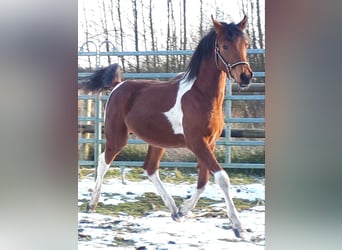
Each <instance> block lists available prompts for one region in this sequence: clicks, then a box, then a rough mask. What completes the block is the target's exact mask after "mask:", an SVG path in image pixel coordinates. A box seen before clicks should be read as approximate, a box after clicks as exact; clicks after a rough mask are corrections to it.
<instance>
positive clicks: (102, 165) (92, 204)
mask: <svg viewBox="0 0 342 250" xmlns="http://www.w3.org/2000/svg"><path fill="white" fill-rule="evenodd" d="M109 167H110V163H109V164H107V163H106V161H105V152H103V153H102V154H101V155H100V156H99V159H98V166H97V170H96V182H95V187H94V190H93V192H92V195H91V199H90V201H89V203H88V205H87V212H96V210H95V209H96V206H97V203H98V201H99V199H100V196H101V186H102V182H103V178H104V176H105V174H106V173H107V171H108V169H109Z"/></svg>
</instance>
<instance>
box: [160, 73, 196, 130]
mask: <svg viewBox="0 0 342 250" xmlns="http://www.w3.org/2000/svg"><path fill="white" fill-rule="evenodd" d="M195 81H196V78H194V79H192V80H191V81H187V80H186V76H185V77H184V78H183V79H182V80H180V82H179V88H178V91H177V97H176V102H175V104H174V105H173V107H172V108H171V109H170V110H169V111H167V112H164V114H165V116H166V118H167V119H168V120H169V122H170V123H171V126H172V129H173V132H174V133H175V134H183V135H184V129H183V111H182V104H181V101H182V97H183V95H184V94H185V93H186V92H188V91H189V90H190V89H191V87H192V85H193V84H194V82H195Z"/></svg>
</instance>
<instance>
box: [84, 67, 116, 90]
mask: <svg viewBox="0 0 342 250" xmlns="http://www.w3.org/2000/svg"><path fill="white" fill-rule="evenodd" d="M121 81H122V70H121V67H120V66H119V64H117V63H114V64H111V65H109V66H107V67H105V68H103V69H99V70H97V71H95V72H94V73H93V74H92V75H91V76H90V77H89V79H88V80H87V81H85V82H83V83H81V86H80V87H81V88H82V89H83V90H84V91H85V92H89V91H95V92H99V91H102V90H104V89H109V88H112V87H114V86H115V85H116V84H117V83H119V82H121Z"/></svg>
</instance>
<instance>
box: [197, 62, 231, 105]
mask: <svg viewBox="0 0 342 250" xmlns="http://www.w3.org/2000/svg"><path fill="white" fill-rule="evenodd" d="M226 81H227V75H226V73H225V72H223V71H221V70H219V69H218V68H217V66H216V63H215V59H214V56H212V57H211V58H209V59H207V60H203V61H202V63H201V66H200V71H199V74H198V76H197V81H196V85H197V88H198V89H199V90H200V91H201V92H202V93H205V95H206V96H208V97H209V98H212V99H214V101H215V102H218V104H219V105H222V104H223V101H224V96H225V90H226Z"/></svg>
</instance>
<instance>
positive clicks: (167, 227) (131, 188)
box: [78, 178, 265, 250]
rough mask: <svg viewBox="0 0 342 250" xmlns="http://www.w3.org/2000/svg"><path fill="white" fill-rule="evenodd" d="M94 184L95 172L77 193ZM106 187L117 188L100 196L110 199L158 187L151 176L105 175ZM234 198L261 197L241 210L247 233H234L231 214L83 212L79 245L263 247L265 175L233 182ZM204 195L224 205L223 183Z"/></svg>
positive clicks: (175, 189) (184, 191) (175, 188)
mask: <svg viewBox="0 0 342 250" xmlns="http://www.w3.org/2000/svg"><path fill="white" fill-rule="evenodd" d="M93 187H94V179H93V178H85V179H82V180H80V181H79V190H78V199H79V200H82V199H86V200H89V199H90V192H89V189H90V188H93ZM165 188H166V189H167V190H168V191H169V193H170V194H171V195H173V196H181V197H184V198H185V197H187V196H189V195H190V194H191V193H192V191H193V189H194V188H195V185H194V184H170V183H165ZM102 192H103V193H116V194H118V193H119V194H121V195H114V196H113V198H108V197H105V198H103V197H102V198H101V199H100V201H101V202H104V203H105V204H118V203H120V202H124V201H123V199H122V198H123V197H125V199H126V201H127V198H129V199H130V200H132V201H133V200H135V198H136V197H138V196H141V195H142V194H143V193H145V192H154V193H156V192H155V188H154V186H153V185H152V183H151V182H149V181H148V180H144V181H141V182H129V183H128V184H127V185H123V184H122V183H121V181H120V180H118V179H109V180H106V181H105V182H104V184H103V186H102ZM231 195H232V197H233V198H242V199H248V200H252V201H254V200H258V201H260V202H259V203H260V204H261V206H256V207H253V208H251V209H248V210H243V211H241V212H240V213H239V216H240V219H241V222H242V223H243V225H244V228H246V229H248V232H246V233H245V234H244V238H242V239H238V238H236V237H235V235H234V233H233V231H232V230H231V228H230V222H229V220H228V218H206V217H205V216H203V215H204V214H196V213H195V212H194V213H191V214H190V215H189V216H188V218H187V219H186V220H185V221H184V222H181V223H178V222H174V221H173V220H172V219H171V216H170V213H168V212H164V211H158V212H151V213H148V215H146V216H142V217H133V216H129V215H126V214H125V213H122V215H118V216H108V215H102V214H99V213H82V212H80V213H79V214H78V222H79V226H78V231H79V243H78V249H79V250H88V249H101V248H106V249H108V250H110V249H139V250H144V249H148V250H150V249H151V250H152V249H153V250H161V249H164V250H166V249H167V250H173V249H216V250H221V249H222V250H223V249H234V250H240V249H241V250H245V249H252V250H261V249H262V250H263V249H264V245H265V207H264V200H265V186H264V181H263V180H260V181H259V182H258V183H254V184H248V185H232V186H231ZM201 197H206V198H210V199H213V200H217V201H218V203H217V204H214V205H212V206H214V207H215V208H216V209H225V204H224V202H222V198H223V194H222V192H221V190H220V189H219V187H218V186H217V185H215V184H213V183H209V184H208V186H207V188H206V190H205V191H204V192H203V194H202V195H201Z"/></svg>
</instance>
